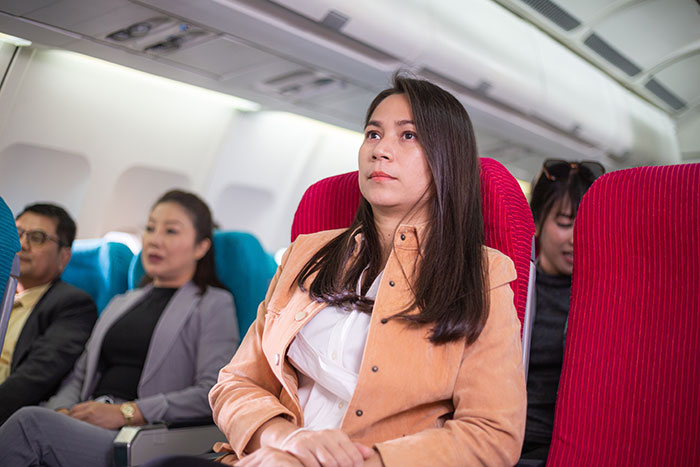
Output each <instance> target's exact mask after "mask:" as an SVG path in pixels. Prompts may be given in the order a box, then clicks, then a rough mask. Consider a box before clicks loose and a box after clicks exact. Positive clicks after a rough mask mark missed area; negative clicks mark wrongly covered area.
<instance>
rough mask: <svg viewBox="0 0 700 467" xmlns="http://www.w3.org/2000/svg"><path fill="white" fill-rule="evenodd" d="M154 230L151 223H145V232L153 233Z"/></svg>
mask: <svg viewBox="0 0 700 467" xmlns="http://www.w3.org/2000/svg"><path fill="white" fill-rule="evenodd" d="M154 230H156V229H155V228H154V227H153V226H152V225H147V226H146V232H148V233H153V231H154Z"/></svg>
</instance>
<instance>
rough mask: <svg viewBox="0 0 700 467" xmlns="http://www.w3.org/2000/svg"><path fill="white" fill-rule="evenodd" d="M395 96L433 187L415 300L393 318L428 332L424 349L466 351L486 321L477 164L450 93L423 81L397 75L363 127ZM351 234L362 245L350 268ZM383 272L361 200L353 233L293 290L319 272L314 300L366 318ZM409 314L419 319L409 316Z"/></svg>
mask: <svg viewBox="0 0 700 467" xmlns="http://www.w3.org/2000/svg"><path fill="white" fill-rule="evenodd" d="M394 94H402V95H404V96H406V98H407V100H408V102H409V104H410V106H411V110H412V113H413V120H414V124H415V128H416V133H417V136H418V141H419V142H420V144H421V146H422V147H423V150H424V152H425V156H426V159H427V161H428V164H429V166H430V170H431V172H432V177H433V180H432V186H431V187H430V192H429V193H428V195H429V196H430V201H429V202H428V205H429V210H430V219H431V220H430V222H429V224H428V226H427V227H426V230H425V237H424V239H423V244H422V245H420V248H419V252H420V253H419V256H420V257H419V261H420V262H419V268H418V274H417V278H416V280H415V282H414V283H413V284H411V287H412V290H413V292H414V296H415V300H414V301H413V303H412V304H411V305H410V306H409V307H408V308H406V309H405V310H403V311H401V312H399V313H397V314H396V315H394V316H393V317H392V318H397V319H401V320H403V321H406V322H409V323H412V324H415V325H424V324H431V325H432V330H431V333H430V341H431V342H433V343H436V344H440V343H446V342H451V341H455V340H457V339H461V338H465V339H466V341H467V343H473V342H474V341H475V340H476V339H477V338H478V337H479V334H480V333H481V331H482V329H483V327H484V324H485V322H486V319H487V317H488V296H487V293H486V292H487V285H486V284H487V272H486V271H487V269H486V268H487V261H486V258H485V255H484V250H483V245H484V226H483V217H482V213H481V193H480V188H479V185H480V183H479V182H480V179H479V164H478V158H477V155H476V140H475V138H474V131H473V129H472V125H471V121H470V119H469V115H468V114H467V111H466V110H465V109H464V107H463V106H462V104H460V103H459V101H458V100H457V99H456V98H455V97H454V96H453V95H452V94H450V93H449V92H447V91H445V90H443V89H441V88H440V87H438V86H436V85H434V84H432V83H430V82H428V81H423V80H417V79H412V78H408V77H404V76H401V75H399V74H397V75H395V76H394V80H393V86H392V87H391V88H389V89H386V90H384V91H382V92H380V93H379V94H378V95H377V97H376V98H375V99H374V101H373V102H372V103H371V104H370V106H369V109H368V110H367V116H366V119H365V126H366V125H367V122H369V120H370V118H371V116H372V114H373V112H374V111H375V109H376V108H377V106H378V105H379V104H380V103H381V102H382V101H383V100H384V99H386V98H387V97H389V96H391V95H394ZM358 233H361V234H362V242H361V244H360V248H359V252H358V253H357V257H356V259H355V260H354V261H351V258H352V257H353V251H354V248H355V235H357V234H358ZM417 260H418V259H417ZM349 261H351V263H350V264H348V262H349ZM382 266H383V264H382V254H381V245H380V241H379V236H378V234H377V230H376V226H375V223H374V216H373V212H372V206H371V205H370V204H369V202H368V201H367V200H366V199H364V197H363V198H362V200H361V202H360V206H359V208H358V210H357V213H356V215H355V220H354V221H353V223H352V226H351V227H350V228H349V229H348V230H347V231H346V232H344V233H343V234H341V235H339V236H338V237H336V238H335V239H333V240H332V241H331V242H329V243H328V244H327V245H325V246H324V247H323V248H321V249H320V250H319V251H318V252H317V253H316V254H315V255H314V256H313V257H312V258H311V259H310V260H309V261H308V262H307V263H306V265H305V266H304V267H303V268H302V270H301V271H300V273H299V275H298V276H297V281H296V282H297V285H298V286H299V287H301V288H302V289H304V284H305V282H306V280H307V279H308V278H309V277H310V276H311V275H312V274H314V273H315V272H318V274H317V275H316V277H315V278H314V279H313V281H312V282H311V284H310V285H309V287H308V290H309V294H310V295H311V296H312V297H313V298H314V299H315V300H318V301H322V302H325V303H328V304H329V305H335V306H340V307H342V308H344V309H346V310H347V309H353V308H354V309H357V310H360V311H364V312H371V311H372V306H373V304H374V301H373V300H371V299H368V298H366V297H364V294H365V293H367V290H368V289H369V286H370V285H371V283H372V281H373V280H374V278H376V277H377V275H378V274H379V272H380V268H381V267H382ZM365 267H368V268H369V269H368V272H367V273H366V274H365V276H364V278H363V284H362V287H361V292H362V294H360V295H358V294H356V293H355V286H356V284H357V281H358V280H359V277H360V274H361V273H362V271H363V270H364V269H365ZM436 279H439V280H436ZM416 307H417V308H418V310H419V313H411V314H409V312H410V311H411V310H413V309H414V308H416Z"/></svg>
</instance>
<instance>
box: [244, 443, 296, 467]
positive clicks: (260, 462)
mask: <svg viewBox="0 0 700 467" xmlns="http://www.w3.org/2000/svg"><path fill="white" fill-rule="evenodd" d="M233 465H234V467H263V466H272V465H283V466H292V467H303V466H304V464H302V463H301V462H300V461H299V459H297V458H296V457H294V456H293V455H291V454H290V453H288V452H285V451H280V450H279V449H275V448H268V447H265V448H260V449H258V450H257V451H255V452H254V453H253V454H250V455H248V456H245V457H244V458H243V459H241V460H239V461H238V462H236V463H235V464H233Z"/></svg>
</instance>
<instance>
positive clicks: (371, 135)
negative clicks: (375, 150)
mask: <svg viewBox="0 0 700 467" xmlns="http://www.w3.org/2000/svg"><path fill="white" fill-rule="evenodd" d="M365 138H366V139H377V138H379V133H378V132H377V131H376V130H369V131H367V132H366V133H365Z"/></svg>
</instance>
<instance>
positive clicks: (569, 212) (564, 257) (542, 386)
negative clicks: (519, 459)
mask: <svg viewBox="0 0 700 467" xmlns="http://www.w3.org/2000/svg"><path fill="white" fill-rule="evenodd" d="M604 172H605V169H604V168H603V166H602V165H600V164H599V163H598V162H593V161H583V162H568V161H563V160H555V159H550V160H547V161H545V162H544V165H543V167H542V170H541V172H540V174H539V176H538V177H537V182H536V183H535V185H534V188H533V190H532V196H531V200H530V208H531V209H532V215H533V217H534V220H535V228H536V234H535V235H536V237H537V242H538V246H539V256H538V259H537V276H536V277H537V279H536V287H537V288H536V297H537V302H536V305H535V307H536V308H535V322H534V325H533V329H532V337H531V340H530V342H531V344H530V364H529V371H528V379H527V398H528V408H527V425H526V429H525V442H524V445H523V452H522V456H523V458H526V459H541V460H545V459H547V453H548V452H549V445H550V442H551V439H552V428H553V426H554V405H555V402H556V398H557V389H558V387H559V377H560V374H561V367H562V362H563V359H564V341H565V339H566V322H567V320H568V317H569V299H570V296H571V274H572V273H573V270H574V219H576V213H577V212H578V206H579V203H580V202H581V198H583V195H584V194H585V192H586V191H587V190H588V188H589V187H590V186H591V185H592V184H593V181H594V180H595V179H596V178H597V177H599V176H600V175H602V174H603V173H604Z"/></svg>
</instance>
